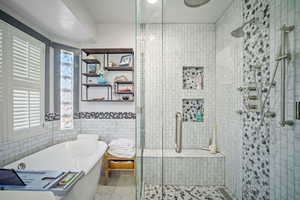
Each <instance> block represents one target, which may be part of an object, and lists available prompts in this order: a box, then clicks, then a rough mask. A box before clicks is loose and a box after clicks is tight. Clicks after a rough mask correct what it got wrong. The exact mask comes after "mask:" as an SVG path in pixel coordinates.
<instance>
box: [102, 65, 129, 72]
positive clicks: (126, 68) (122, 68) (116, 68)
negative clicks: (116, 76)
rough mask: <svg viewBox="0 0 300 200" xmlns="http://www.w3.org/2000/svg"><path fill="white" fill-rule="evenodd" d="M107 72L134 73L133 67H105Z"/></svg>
mask: <svg viewBox="0 0 300 200" xmlns="http://www.w3.org/2000/svg"><path fill="white" fill-rule="evenodd" d="M104 69H105V70H107V71H133V67H125V66H115V67H105V68H104Z"/></svg>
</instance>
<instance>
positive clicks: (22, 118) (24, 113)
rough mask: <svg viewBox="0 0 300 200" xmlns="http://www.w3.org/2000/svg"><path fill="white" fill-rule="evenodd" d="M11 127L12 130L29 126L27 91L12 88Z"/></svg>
mask: <svg viewBox="0 0 300 200" xmlns="http://www.w3.org/2000/svg"><path fill="white" fill-rule="evenodd" d="M13 127H14V130H19V129H24V128H29V127H30V126H29V92H28V91H27V90H26V89H24V90H13Z"/></svg>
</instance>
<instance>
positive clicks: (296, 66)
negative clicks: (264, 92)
mask: <svg viewBox="0 0 300 200" xmlns="http://www.w3.org/2000/svg"><path fill="white" fill-rule="evenodd" d="M270 4H271V18H270V19H271V24H270V37H271V38H270V45H271V71H272V72H273V70H274V66H275V62H274V58H275V57H276V56H277V55H278V49H279V46H280V31H279V28H280V27H281V26H282V25H284V24H286V25H295V30H294V31H293V32H291V33H290V34H289V38H288V46H289V47H288V49H289V52H290V53H291V55H292V60H291V61H290V62H289V63H288V66H287V119H288V120H289V119H293V120H294V114H295V111H294V108H295V102H296V101H300V57H299V56H298V55H299V54H300V20H299V19H300V1H299V0H275V1H271V2H270ZM276 81H277V83H278V84H277V85H276V88H275V90H274V92H272V93H271V101H270V103H271V111H274V112H276V114H277V115H276V118H275V119H273V120H271V122H270V127H271V135H270V140H271V141H270V156H271V157H270V195H271V196H270V199H272V200H282V199H291V200H296V199H297V200H298V199H300V121H299V120H295V121H294V122H295V125H294V126H293V127H285V128H282V127H280V125H279V120H280V75H279V76H277V78H276Z"/></svg>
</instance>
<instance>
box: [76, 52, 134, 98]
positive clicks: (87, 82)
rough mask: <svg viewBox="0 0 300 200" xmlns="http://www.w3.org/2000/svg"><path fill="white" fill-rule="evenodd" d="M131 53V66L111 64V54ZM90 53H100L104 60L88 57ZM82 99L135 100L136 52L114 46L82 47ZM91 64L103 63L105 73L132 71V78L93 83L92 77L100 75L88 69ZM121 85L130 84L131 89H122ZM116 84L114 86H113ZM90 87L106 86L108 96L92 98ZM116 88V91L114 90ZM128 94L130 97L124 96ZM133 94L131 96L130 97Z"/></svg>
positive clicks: (95, 77)
mask: <svg viewBox="0 0 300 200" xmlns="http://www.w3.org/2000/svg"><path fill="white" fill-rule="evenodd" d="M116 54H119V55H131V56H132V58H131V59H132V61H131V65H129V66H118V65H114V66H109V63H110V61H109V60H110V56H111V55H116ZM89 55H98V56H103V57H102V58H103V59H102V62H101V61H100V60H98V59H97V58H92V59H90V58H88V56H89ZM81 58H82V59H81V60H82V62H81V87H82V89H81V101H84V102H124V103H126V102H134V80H133V77H134V76H133V71H134V62H133V61H134V52H133V49H131V48H114V49H106V48H104V49H103V48H101V49H100V48H93V49H81ZM90 64H95V65H100V64H102V65H103V69H104V71H105V73H114V72H125V73H128V72H131V77H132V80H128V81H114V80H109V81H108V83H107V84H98V83H95V81H94V82H93V83H91V79H93V80H96V79H97V78H98V77H99V74H97V73H90V72H89V70H88V66H89V65H90ZM120 85H123V86H124V85H130V87H131V90H128V89H125V90H124V89H120ZM113 86H114V87H113ZM90 88H99V89H100V90H101V88H106V89H107V96H106V97H103V96H102V97H100V96H99V97H97V98H90V97H89V90H90ZM113 90H114V91H113ZM122 95H123V96H124V95H126V96H127V97H128V98H127V99H126V98H124V97H123V96H122ZM129 96H131V98H130V97H129Z"/></svg>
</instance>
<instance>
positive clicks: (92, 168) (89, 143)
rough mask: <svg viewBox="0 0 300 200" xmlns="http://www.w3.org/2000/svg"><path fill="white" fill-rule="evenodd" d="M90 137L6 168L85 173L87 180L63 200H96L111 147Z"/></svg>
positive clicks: (50, 148)
mask: <svg viewBox="0 0 300 200" xmlns="http://www.w3.org/2000/svg"><path fill="white" fill-rule="evenodd" d="M90 136H91V137H88V135H85V136H83V137H80V136H79V137H78V138H77V140H75V141H69V142H64V143H61V144H57V145H54V146H51V147H49V148H47V149H44V150H42V151H40V152H37V153H34V154H32V155H30V156H28V157H25V158H23V159H21V160H18V161H16V162H14V163H11V164H9V165H7V166H5V168H12V169H17V166H18V165H19V164H20V163H24V164H25V166H26V167H25V170H58V171H83V172H84V173H85V175H84V177H83V178H82V179H80V180H79V182H78V183H77V184H76V185H75V186H74V187H73V188H72V191H71V192H69V193H68V194H67V196H65V197H63V200H93V199H94V196H95V193H96V190H97V186H98V182H99V179H100V174H101V163H102V157H103V154H104V152H105V151H106V149H107V145H106V144H105V143H104V142H101V141H98V140H97V137H96V136H95V135H90ZM0 199H1V193H0ZM58 199H59V198H58ZM41 200H42V199H41Z"/></svg>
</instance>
